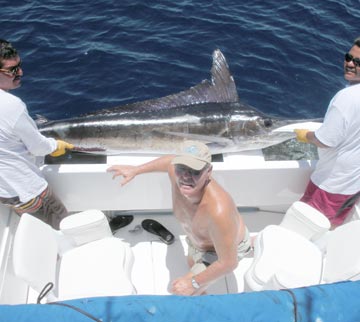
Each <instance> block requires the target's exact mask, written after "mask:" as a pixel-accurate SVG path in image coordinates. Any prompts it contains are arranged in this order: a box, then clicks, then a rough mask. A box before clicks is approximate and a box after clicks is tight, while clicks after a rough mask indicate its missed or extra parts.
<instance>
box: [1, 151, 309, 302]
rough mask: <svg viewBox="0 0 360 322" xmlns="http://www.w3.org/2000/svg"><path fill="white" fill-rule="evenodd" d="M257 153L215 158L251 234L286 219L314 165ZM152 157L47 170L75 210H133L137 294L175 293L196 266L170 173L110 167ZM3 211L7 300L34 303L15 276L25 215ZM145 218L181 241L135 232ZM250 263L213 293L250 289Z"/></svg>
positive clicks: (125, 235)
mask: <svg viewBox="0 0 360 322" xmlns="http://www.w3.org/2000/svg"><path fill="white" fill-rule="evenodd" d="M254 154H255V153H253V154H248V155H242V156H240V155H231V156H224V161H223V162H214V163H213V165H214V177H215V178H216V180H217V181H218V182H219V183H220V184H221V185H223V186H224V187H225V189H226V190H227V191H228V192H229V193H230V194H231V196H232V197H233V199H234V201H235V203H236V205H237V206H238V207H239V209H240V213H241V214H242V215H243V216H244V219H245V223H246V224H247V226H248V228H249V230H250V232H251V234H256V233H257V232H259V231H260V230H262V229H263V228H264V227H265V226H267V225H269V224H278V223H280V221H281V219H282V217H283V214H284V213H285V211H286V210H287V208H288V207H289V206H290V205H291V204H292V202H294V201H296V200H298V199H299V197H300V196H301V194H302V193H303V191H304V188H305V186H306V184H307V181H308V178H309V175H310V173H311V170H312V169H313V166H314V163H313V162H311V161H279V162H276V161H270V162H265V161H264V159H263V158H262V157H261V156H257V155H254ZM149 159H152V158H150V157H134V156H131V157H130V156H128V157H127V156H122V157H118V158H113V159H110V158H108V162H107V164H73V165H72V164H65V165H46V166H44V167H43V168H42V170H43V173H44V175H45V177H46V178H47V180H48V182H49V184H50V185H51V186H52V187H53V189H54V192H55V193H56V194H57V195H58V196H59V198H60V199H61V200H62V201H63V202H64V203H65V205H66V207H67V209H68V210H69V211H71V212H80V211H83V210H86V209H100V210H104V211H109V216H112V215H114V214H115V212H119V211H120V210H121V212H120V213H121V214H132V215H134V221H133V222H132V223H131V224H130V225H128V226H126V227H123V228H121V229H120V230H119V231H118V232H117V234H116V237H118V238H121V239H123V240H124V241H126V242H128V243H129V244H130V245H131V247H132V249H133V252H134V255H135V263H134V266H133V270H132V280H133V283H134V285H135V287H136V289H137V292H138V294H144V295H147V294H155V295H164V294H170V293H169V283H170V282H171V281H172V280H173V279H174V278H177V277H179V276H181V275H182V274H185V273H186V272H188V269H189V268H188V266H187V261H186V253H187V245H186V243H185V240H184V239H185V236H184V234H183V232H182V231H181V227H180V225H179V224H178V222H177V221H176V220H175V218H174V217H173V216H172V214H171V212H170V210H169V209H171V207H172V204H171V192H170V190H171V189H170V184H169V179H168V177H167V174H165V173H150V174H144V175H142V176H139V177H137V178H136V179H135V180H133V181H132V182H130V183H129V184H127V185H126V186H124V187H121V186H120V183H119V181H120V179H119V180H112V175H111V174H110V173H107V172H106V169H107V168H108V167H109V166H110V165H111V164H140V163H143V162H146V161H148V160H149ZM158 210H160V211H158ZM250 210H251V211H250ZM112 211H113V212H114V213H111V212H112ZM0 214H1V216H0V303H1V304H18V303H26V302H28V303H34V302H35V301H36V297H37V296H36V294H34V292H30V293H28V291H27V286H26V285H25V284H24V283H23V282H21V281H20V280H19V279H16V278H15V277H14V276H13V273H12V260H11V245H12V240H13V236H14V233H15V230H16V225H17V221H18V218H17V216H16V215H15V214H10V212H9V209H7V208H5V207H2V206H0ZM145 218H152V219H155V220H158V221H159V222H161V223H162V224H163V225H164V226H165V227H167V228H168V229H169V230H170V231H171V232H172V233H173V234H174V235H175V238H176V240H175V242H174V243H173V244H172V245H169V246H167V245H166V244H164V243H163V242H161V241H160V240H159V239H158V238H157V237H156V236H155V235H153V234H150V233H148V232H146V231H144V230H143V231H141V232H139V233H130V232H129V230H131V229H133V228H134V227H135V226H136V225H139V224H141V221H142V220H143V219H145ZM251 261H252V258H251V257H248V258H245V259H243V260H242V261H241V262H240V263H239V266H238V268H237V269H236V270H235V271H234V272H233V273H232V274H229V275H228V276H226V278H225V279H222V280H219V281H217V282H216V283H215V284H213V285H212V286H211V287H210V288H209V290H208V293H211V294H227V293H238V292H243V291H244V290H245V287H244V282H243V273H244V272H245V271H246V270H247V268H248V267H249V265H250V263H251Z"/></svg>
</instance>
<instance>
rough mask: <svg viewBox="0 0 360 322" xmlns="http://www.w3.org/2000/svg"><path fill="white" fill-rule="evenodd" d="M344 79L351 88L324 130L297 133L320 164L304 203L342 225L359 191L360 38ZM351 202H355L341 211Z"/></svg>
mask: <svg viewBox="0 0 360 322" xmlns="http://www.w3.org/2000/svg"><path fill="white" fill-rule="evenodd" d="M344 78H345V79H346V80H347V81H348V82H349V86H348V87H346V88H344V89H342V90H340V91H339V92H338V93H336V95H335V96H334V97H333V98H332V100H331V101H330V104H329V107H328V110H327V112H326V115H325V118H324V122H323V124H322V126H321V127H320V128H319V129H318V130H316V131H315V132H312V131H307V130H304V129H297V130H295V132H296V134H297V139H298V140H299V141H300V142H309V143H312V144H315V145H316V146H317V147H318V151H319V161H318V163H317V165H316V169H315V170H314V172H313V173H312V175H311V180H310V182H309V184H308V186H307V188H306V191H305V193H304V196H303V197H302V199H301V201H303V202H306V203H308V204H309V205H311V206H313V207H314V208H316V209H318V210H319V211H321V212H322V213H323V214H324V215H326V216H327V217H328V218H329V220H330V222H331V223H332V226H333V227H336V226H338V225H341V224H342V223H343V222H344V220H345V219H346V217H347V215H348V214H349V212H350V211H351V209H352V206H353V205H354V203H355V202H356V198H355V197H358V195H357V193H358V192H359V191H360V37H359V38H357V39H355V41H354V43H353V46H352V47H351V49H350V51H349V52H348V53H346V54H345V60H344ZM348 200H352V201H353V202H352V203H351V204H350V206H348V207H342V206H343V205H344V204H346V202H347V201H348Z"/></svg>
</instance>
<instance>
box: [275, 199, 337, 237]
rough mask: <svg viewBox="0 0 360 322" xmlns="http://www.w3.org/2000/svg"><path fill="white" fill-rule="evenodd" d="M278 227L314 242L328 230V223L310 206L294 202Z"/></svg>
mask: <svg viewBox="0 0 360 322" xmlns="http://www.w3.org/2000/svg"><path fill="white" fill-rule="evenodd" d="M280 226H282V227H285V228H287V229H290V230H292V231H295V232H296V233H298V234H300V235H302V236H304V237H305V238H307V239H309V240H316V239H318V238H319V237H320V236H322V235H323V234H325V233H326V232H327V231H328V230H329V229H330V226H331V224H330V221H329V220H328V219H327V218H326V216H325V215H324V214H322V213H321V212H320V211H318V210H317V209H315V208H313V207H311V206H310V205H308V204H306V203H304V202H301V201H295V202H294V203H293V204H292V205H291V207H290V208H289V209H288V210H287V212H286V214H285V216H284V218H283V220H282V221H281V223H280Z"/></svg>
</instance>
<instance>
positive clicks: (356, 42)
mask: <svg viewBox="0 0 360 322" xmlns="http://www.w3.org/2000/svg"><path fill="white" fill-rule="evenodd" d="M354 45H356V46H358V47H360V37H357V38H356V39H355V40H354Z"/></svg>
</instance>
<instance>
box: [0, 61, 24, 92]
mask: <svg viewBox="0 0 360 322" xmlns="http://www.w3.org/2000/svg"><path fill="white" fill-rule="evenodd" d="M20 64H21V60H20V57H19V56H16V57H14V58H10V59H4V60H2V67H1V69H0V89H3V90H5V91H10V90H12V89H15V88H17V87H19V86H21V76H22V75H23V71H22V69H21V67H20Z"/></svg>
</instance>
